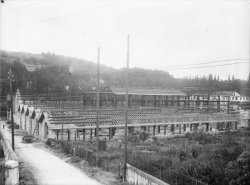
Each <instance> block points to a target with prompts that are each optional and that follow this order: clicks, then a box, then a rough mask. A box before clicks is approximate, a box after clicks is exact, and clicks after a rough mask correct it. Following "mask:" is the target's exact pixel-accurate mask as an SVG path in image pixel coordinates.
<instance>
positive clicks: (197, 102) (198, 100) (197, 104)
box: [196, 95, 200, 107]
mask: <svg viewBox="0 0 250 185" xmlns="http://www.w3.org/2000/svg"><path fill="white" fill-rule="evenodd" d="M196 106H197V107H200V95H197V101H196Z"/></svg>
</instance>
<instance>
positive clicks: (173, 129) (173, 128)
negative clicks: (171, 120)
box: [171, 124, 175, 134]
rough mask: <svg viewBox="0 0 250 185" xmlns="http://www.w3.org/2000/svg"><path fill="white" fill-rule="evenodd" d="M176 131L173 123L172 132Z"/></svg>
mask: <svg viewBox="0 0 250 185" xmlns="http://www.w3.org/2000/svg"><path fill="white" fill-rule="evenodd" d="M174 131H175V125H174V124H172V125H171V132H172V134H174Z"/></svg>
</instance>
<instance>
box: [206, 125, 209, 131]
mask: <svg viewBox="0 0 250 185" xmlns="http://www.w3.org/2000/svg"><path fill="white" fill-rule="evenodd" d="M205 124H206V132H209V123H205Z"/></svg>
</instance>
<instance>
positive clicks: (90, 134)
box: [90, 128, 92, 141]
mask: <svg viewBox="0 0 250 185" xmlns="http://www.w3.org/2000/svg"><path fill="white" fill-rule="evenodd" d="M90 140H91V141H92V128H91V129H90Z"/></svg>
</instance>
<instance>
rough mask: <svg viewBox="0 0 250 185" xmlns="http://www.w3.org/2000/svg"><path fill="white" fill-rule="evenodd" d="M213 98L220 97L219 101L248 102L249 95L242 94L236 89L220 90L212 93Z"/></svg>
mask: <svg viewBox="0 0 250 185" xmlns="http://www.w3.org/2000/svg"><path fill="white" fill-rule="evenodd" d="M213 97H214V98H220V100H221V101H223V100H224V101H228V100H229V101H231V102H250V97H247V96H242V95H240V94H239V93H237V92H236V91H221V92H215V93H214V94H213Z"/></svg>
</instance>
